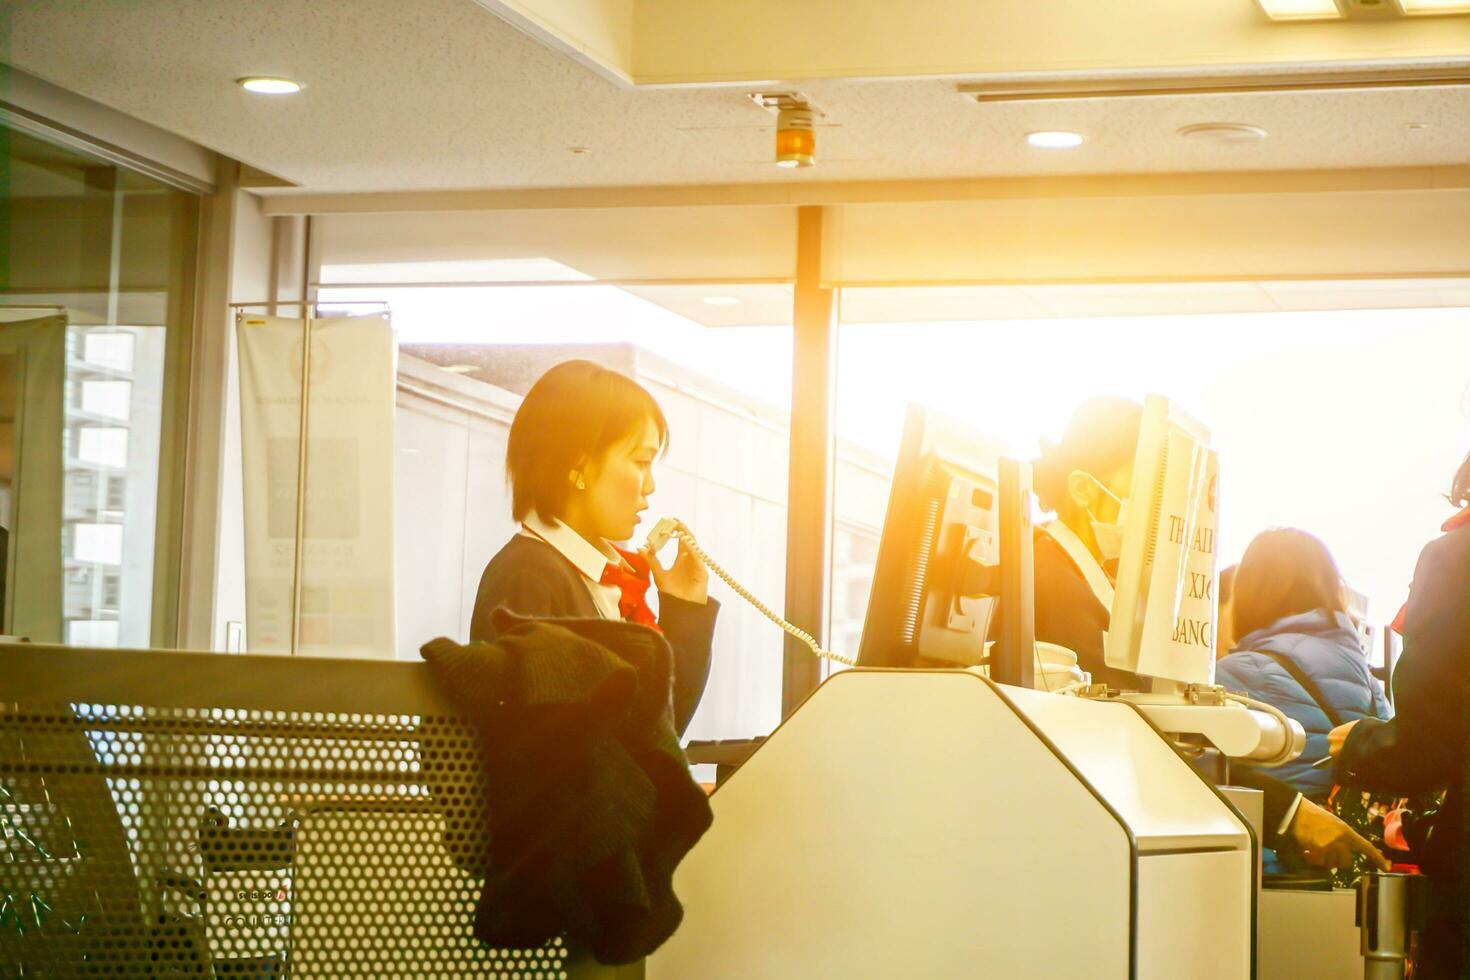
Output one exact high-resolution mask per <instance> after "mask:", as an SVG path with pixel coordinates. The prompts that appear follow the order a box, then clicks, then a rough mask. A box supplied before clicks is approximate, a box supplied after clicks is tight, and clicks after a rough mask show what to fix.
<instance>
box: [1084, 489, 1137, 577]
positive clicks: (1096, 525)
mask: <svg viewBox="0 0 1470 980" xmlns="http://www.w3.org/2000/svg"><path fill="white" fill-rule="evenodd" d="M1089 476H1090V474H1089ZM1091 479H1092V482H1093V483H1095V484H1096V485H1097V488H1098V489H1099V490H1101V491H1102V492H1103V493H1105V494H1107V495H1108V496H1109V497H1112V498H1113V500H1114V501H1116V502H1117V504H1118V517H1117V520H1114V521H1112V522H1106V521H1100V520H1098V519H1097V518H1095V517H1094V518H1093V519H1092V537H1093V540H1095V541H1096V542H1097V553H1098V554H1099V555H1100V556H1101V557H1102V560H1103V561H1104V562H1110V561H1117V560H1118V558H1119V557H1120V556H1121V555H1122V554H1123V529H1124V528H1125V527H1127V526H1128V501H1126V500H1119V499H1118V497H1117V495H1116V494H1114V493H1113V492H1112V491H1111V490H1109V489H1108V488H1107V487H1105V486H1103V484H1102V481H1101V480H1099V479H1097V478H1096V477H1091ZM1088 513H1089V516H1090V515H1091V512H1090V511H1089V512H1088Z"/></svg>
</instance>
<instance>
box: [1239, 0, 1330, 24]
mask: <svg viewBox="0 0 1470 980" xmlns="http://www.w3.org/2000/svg"><path fill="white" fill-rule="evenodd" d="M1256 2H1257V3H1259V4H1260V5H1261V9H1262V10H1263V11H1265V12H1266V16H1267V17H1270V18H1271V19H1272V20H1337V19H1338V18H1340V17H1342V11H1341V10H1339V9H1338V6H1337V4H1336V2H1335V0H1256Z"/></svg>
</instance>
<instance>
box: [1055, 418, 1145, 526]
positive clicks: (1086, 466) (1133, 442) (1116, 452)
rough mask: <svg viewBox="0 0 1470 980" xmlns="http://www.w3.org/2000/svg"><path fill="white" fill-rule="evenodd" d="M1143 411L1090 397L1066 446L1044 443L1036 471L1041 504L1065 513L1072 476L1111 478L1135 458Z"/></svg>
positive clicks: (1071, 425) (1070, 430) (1072, 425)
mask: <svg viewBox="0 0 1470 980" xmlns="http://www.w3.org/2000/svg"><path fill="white" fill-rule="evenodd" d="M1142 425H1143V406H1141V405H1139V404H1138V403H1137V402H1131V401H1129V400H1128V399H1126V398H1111V397H1106V396H1100V397H1096V398H1089V399H1088V400H1087V401H1085V402H1083V403H1082V404H1081V405H1078V406H1077V410H1076V411H1074V412H1073V413H1072V417H1071V419H1069V420H1068V422H1067V431H1066V432H1065V433H1063V434H1062V441H1061V442H1056V443H1052V442H1047V441H1046V440H1042V443H1041V458H1040V459H1038V460H1037V461H1036V463H1035V465H1034V466H1033V467H1032V468H1031V473H1032V485H1033V486H1034V487H1035V488H1036V496H1037V498H1038V499H1040V501H1041V505H1042V506H1043V507H1045V508H1046V509H1047V510H1049V511H1052V512H1053V513H1060V512H1061V508H1062V504H1064V503H1065V502H1066V500H1067V477H1068V475H1069V474H1071V472H1072V471H1073V470H1082V471H1084V472H1087V473H1091V474H1092V475H1093V476H1096V477H1098V478H1099V479H1106V478H1107V475H1108V473H1110V472H1112V471H1113V470H1116V469H1118V468H1119V467H1120V466H1123V465H1124V464H1125V463H1128V462H1129V461H1130V460H1132V459H1133V454H1134V453H1135V452H1136V451H1137V449H1138V430H1139V428H1140V427H1141V426H1142Z"/></svg>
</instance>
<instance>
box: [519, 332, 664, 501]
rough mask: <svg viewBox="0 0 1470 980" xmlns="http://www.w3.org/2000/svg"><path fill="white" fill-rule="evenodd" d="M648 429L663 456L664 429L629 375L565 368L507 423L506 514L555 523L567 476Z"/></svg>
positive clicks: (576, 365) (584, 366)
mask: <svg viewBox="0 0 1470 980" xmlns="http://www.w3.org/2000/svg"><path fill="white" fill-rule="evenodd" d="M645 421H652V422H653V424H654V425H655V426H656V427H657V428H658V441H659V447H660V449H666V448H667V447H668V442H669V425H668V422H667V421H666V420H665V419H664V413H663V410H662V409H661V408H659V406H658V402H657V401H655V400H654V397H653V396H652V395H651V394H649V393H648V391H647V390H646V389H645V388H643V386H642V385H640V384H638V382H636V381H634V380H633V379H632V378H630V377H628V376H627V375H624V374H620V373H618V372H617V371H613V370H611V369H609V368H605V367H603V366H602V365H600V364H595V363H593V362H592V361H583V360H576V361H563V362H562V363H560V364H558V365H556V366H555V367H553V368H552V369H551V370H549V371H547V372H546V373H545V374H543V375H542V376H541V377H540V378H539V379H537V381H536V383H535V384H533V385H532V386H531V390H530V391H528V392H526V397H525V399H524V400H523V401H522V402H521V407H520V408H519V409H517V410H516V416H515V418H514V419H513V420H512V421H511V423H510V438H509V440H508V441H507V443H506V447H505V475H506V479H507V480H508V481H509V482H510V488H511V505H510V506H511V514H512V516H513V517H515V519H516V520H518V521H523V520H525V519H526V517H528V516H529V515H530V513H531V512H532V511H535V512H536V513H537V514H539V515H540V516H541V517H542V518H544V519H546V520H554V519H556V518H558V517H560V516H561V515H562V513H563V511H564V510H565V508H566V500H567V495H568V494H569V493H570V492H571V488H572V482H571V472H572V471H573V470H575V469H577V468H578V467H581V466H584V465H586V464H587V463H588V462H589V461H590V460H594V459H597V458H598V457H599V456H601V455H602V454H603V453H604V452H606V451H607V448H608V447H609V446H611V445H613V444H614V443H616V442H618V441H620V440H622V439H627V438H628V437H630V436H632V435H634V434H636V433H637V432H638V431H639V427H640V426H642V425H643V423H644V422H645Z"/></svg>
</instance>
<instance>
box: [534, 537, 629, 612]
mask: <svg viewBox="0 0 1470 980" xmlns="http://www.w3.org/2000/svg"><path fill="white" fill-rule="evenodd" d="M521 534H524V535H525V536H526V537H530V538H540V539H541V540H543V541H545V542H546V543H547V544H549V545H551V546H552V547H553V548H555V549H556V550H557V551H558V552H560V553H561V556H562V557H563V558H565V559H566V560H567V561H569V562H571V563H572V567H574V568H575V569H576V570H577V571H579V572H581V573H582V580H583V581H584V582H586V583H587V591H588V592H589V593H590V594H591V595H592V602H593V604H594V605H596V606H597V612H598V614H599V615H600V616H602V618H603V619H622V618H623V614H622V612H621V611H620V610H619V609H618V600H619V599H621V598H622V590H621V589H619V588H618V587H617V586H616V585H603V584H602V573H603V572H604V571H606V570H607V566H608V563H609V562H616V563H618V564H620V565H622V566H624V568H627V564H628V563H627V562H625V561H623V558H622V556H621V555H619V554H618V553H617V551H616V550H614V548H613V546H612V545H610V544H608V543H607V542H606V541H604V542H603V543H602V544H601V545H600V546H599V545H596V544H593V543H592V542H591V541H588V540H587V539H586V538H584V537H582V535H580V534H578V533H577V532H576V531H574V530H573V529H572V528H570V527H568V526H567V525H566V524H563V523H562V522H561V521H556V520H553V521H544V520H542V519H541V517H540V516H539V515H538V514H537V513H536V512H535V511H532V512H531V513H530V514H528V515H527V516H526V519H525V520H524V521H522V522H521ZM627 570H628V571H632V569H630V568H627Z"/></svg>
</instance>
